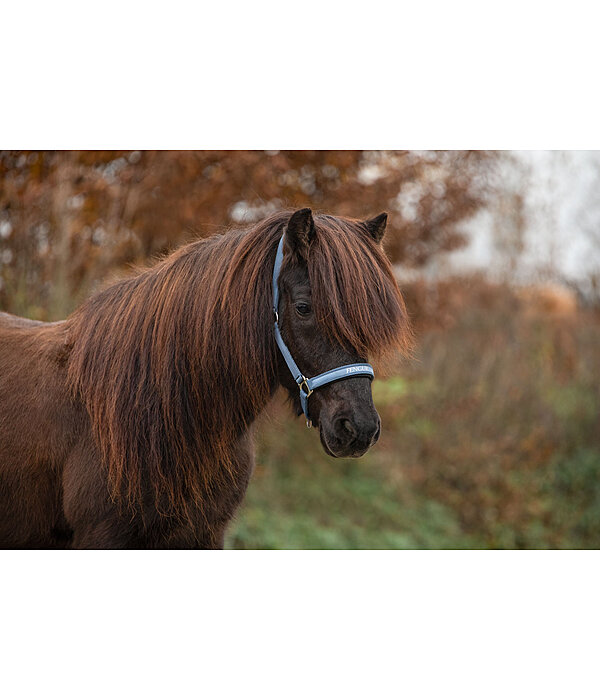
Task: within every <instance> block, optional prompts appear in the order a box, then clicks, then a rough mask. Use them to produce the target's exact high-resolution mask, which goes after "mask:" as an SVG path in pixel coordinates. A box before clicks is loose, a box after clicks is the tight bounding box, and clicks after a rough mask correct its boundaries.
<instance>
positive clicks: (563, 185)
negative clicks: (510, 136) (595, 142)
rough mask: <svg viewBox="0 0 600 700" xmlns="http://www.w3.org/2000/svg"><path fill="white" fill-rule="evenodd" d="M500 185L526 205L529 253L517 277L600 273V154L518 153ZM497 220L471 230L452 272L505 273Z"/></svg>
mask: <svg viewBox="0 0 600 700" xmlns="http://www.w3.org/2000/svg"><path fill="white" fill-rule="evenodd" d="M512 155H513V156H514V163H513V164H511V165H509V164H507V165H506V166H504V167H503V168H502V171H501V173H500V183H501V185H502V186H505V187H506V188H508V189H509V190H510V189H512V190H513V191H517V192H521V193H522V194H523V196H524V200H525V213H526V218H525V222H526V224H525V231H524V244H525V246H524V251H523V254H522V255H521V256H520V257H519V260H518V264H517V269H516V270H515V275H516V277H517V278H518V279H520V280H523V281H528V280H530V279H532V278H536V276H537V275H539V273H540V271H542V270H546V271H548V270H553V271H554V275H553V276H554V277H555V278H556V279H564V280H571V281H577V282H580V281H582V280H585V279H586V278H588V277H589V274H590V273H591V272H594V271H596V272H598V271H599V270H600V151H513V152H512ZM493 230H494V216H493V213H492V212H490V211H486V212H483V213H482V214H480V215H478V216H477V217H476V218H475V219H474V220H472V221H471V222H470V223H469V225H468V226H467V232H468V235H469V244H468V245H467V247H466V248H464V249H462V250H459V251H456V252H454V253H451V254H449V255H448V256H447V258H446V261H445V263H444V266H445V268H446V269H448V270H464V269H485V270H487V271H489V272H491V273H492V274H496V273H499V263H500V260H499V256H498V253H497V251H496V249H495V246H494V234H493Z"/></svg>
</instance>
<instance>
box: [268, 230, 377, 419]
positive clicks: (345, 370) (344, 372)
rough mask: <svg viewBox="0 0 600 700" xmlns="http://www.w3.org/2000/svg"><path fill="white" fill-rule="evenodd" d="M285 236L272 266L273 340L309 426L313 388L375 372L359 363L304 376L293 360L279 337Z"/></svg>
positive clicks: (369, 375)
mask: <svg viewBox="0 0 600 700" xmlns="http://www.w3.org/2000/svg"><path fill="white" fill-rule="evenodd" d="M284 237H285V232H284V234H283V235H282V236H281V239H280V240H279V246H278V247H277V255H276V256H275V265H274V266H273V313H274V314H275V341H276V342H277V347H278V348H279V350H280V351H281V354H282V355H283V359H284V360H285V363H286V365H287V366H288V368H289V370H290V372H291V373H292V376H293V377H294V381H295V382H296V384H297V385H298V389H299V391H300V404H301V406H302V410H303V411H304V415H305V416H306V426H307V427H308V428H310V427H311V426H312V422H311V420H310V415H309V413H308V397H309V396H310V395H311V394H312V393H313V391H314V390H315V389H318V388H319V387H321V386H325V384H331V382H337V381H339V380H340V379H350V377H369V378H370V379H373V377H374V376H375V373H374V372H373V368H372V367H371V365H369V364H367V363H363V364H360V365H342V366H341V367H336V368H335V369H330V370H328V371H327V372H323V373H322V374H317V376H316V377H311V378H310V379H309V378H308V377H305V376H304V375H303V374H302V372H301V371H300V369H299V368H298V365H297V364H296V363H295V362H294V358H293V357H292V353H291V352H290V351H289V349H288V347H287V345H286V344H285V343H284V342H283V338H282V337H281V332H280V330H279V318H280V316H279V285H278V280H279V272H280V270H281V263H282V261H283V239H284Z"/></svg>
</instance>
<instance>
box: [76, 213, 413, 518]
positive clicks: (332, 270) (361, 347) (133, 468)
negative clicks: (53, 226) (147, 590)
mask: <svg viewBox="0 0 600 700" xmlns="http://www.w3.org/2000/svg"><path fill="white" fill-rule="evenodd" d="M289 215H290V213H289V212H285V211H283V212H278V213H276V214H273V215H272V216H270V217H268V218H267V219H265V220H263V221H262V222H260V223H258V224H256V225H255V226H252V227H250V228H248V229H245V230H232V231H229V232H227V233H226V234H221V235H217V236H214V237H212V238H209V239H205V240H199V241H195V242H193V243H190V244H188V245H186V246H184V247H182V248H180V249H179V250H177V251H175V252H174V253H173V254H171V255H170V256H169V257H167V258H165V259H164V260H162V261H161V262H159V263H158V264H156V265H155V266H154V267H152V268H149V269H146V270H143V271H142V272H141V273H140V274H138V275H137V276H135V277H132V278H130V279H126V280H122V281H120V282H117V283H116V284H113V285H112V286H110V287H108V288H107V289H105V290H104V291H101V292H99V293H98V294H96V295H95V296H93V297H91V298H90V299H89V300H88V301H87V302H85V303H84V304H83V305H82V306H81V307H79V308H78V309H77V310H76V311H75V312H74V314H73V315H72V316H71V317H69V319H68V320H67V327H68V333H69V345H70V355H69V359H68V378H69V383H70V386H71V388H72V390H73V392H74V394H75V395H76V396H78V397H79V398H80V399H81V400H82V401H83V403H84V404H85V406H86V408H87V411H88V413H89V416H90V419H91V423H92V429H93V434H94V437H95V440H96V442H97V445H98V447H99V449H100V453H101V455H102V458H103V462H104V465H105V467H106V469H107V478H108V484H109V488H110V492H111V495H112V497H113V499H115V500H116V501H119V502H123V501H124V502H126V504H127V505H128V506H129V507H131V508H136V506H137V505H139V504H142V503H144V502H147V500H148V499H151V500H152V501H153V502H154V504H155V506H156V507H157V508H158V509H159V512H161V513H164V514H171V515H177V516H180V517H182V518H186V519H187V518H188V517H190V516H189V511H188V509H189V507H190V504H193V505H195V506H200V509H201V510H202V507H207V506H210V499H211V494H212V493H213V491H214V490H215V489H216V488H219V487H223V486H224V485H225V486H226V484H227V482H228V481H230V480H233V479H235V442H236V440H238V439H239V438H241V437H242V436H243V435H244V434H245V432H246V431H247V430H248V428H249V426H250V424H251V423H252V422H253V421H254V419H255V418H256V417H257V415H258V414H259V413H260V411H261V410H262V409H263V408H264V406H265V405H266V403H267V402H268V400H269V398H270V397H271V396H272V394H273V392H274V391H275V389H276V387H277V384H278V381H277V376H276V372H277V350H276V345H275V341H274V334H273V315H272V310H271V276H272V270H273V263H274V259H275V252H276V248H277V243H278V240H279V237H280V236H281V234H282V231H283V227H284V226H285V224H286V223H287V220H288V218H289ZM315 227H316V230H317V235H316V237H315V240H314V241H313V244H312V246H311V251H310V255H309V260H308V273H309V280H310V284H311V290H312V297H313V307H314V309H315V313H316V314H317V318H318V320H319V322H320V324H321V325H322V327H323V330H324V332H325V333H327V335H328V336H329V337H331V338H332V339H335V340H336V341H338V342H340V343H342V344H344V345H345V346H348V347H352V348H354V349H355V350H356V351H358V352H359V353H360V354H361V355H364V356H365V357H369V356H372V357H377V356H382V355H385V354H386V353H387V352H388V351H390V350H398V349H399V350H406V349H407V348H408V343H409V339H410V331H409V327H408V322H407V316H406V311H405V308H404V303H403V301H402V297H401V295H400V292H399V289H398V286H397V284H396V281H395V279H394V275H393V272H392V270H391V267H390V264H389V262H388V261H387V258H386V257H385V255H384V254H383V251H382V250H381V248H380V247H379V246H378V245H376V244H375V242H374V241H373V240H372V239H371V238H370V237H369V234H368V231H367V229H366V227H365V226H364V224H362V223H360V222H358V221H352V220H349V219H340V218H336V217H332V216H325V215H316V216H315ZM361 227H363V228H362V229H361ZM363 229H364V230H363Z"/></svg>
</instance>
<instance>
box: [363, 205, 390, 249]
mask: <svg viewBox="0 0 600 700" xmlns="http://www.w3.org/2000/svg"><path fill="white" fill-rule="evenodd" d="M387 219H388V215H387V212H385V211H384V212H382V213H381V214H379V216H376V217H375V218H374V219H369V220H368V221H365V226H366V227H367V231H368V232H369V234H370V236H371V238H372V239H373V240H374V241H375V243H380V242H381V239H382V238H383V234H384V233H385V227H386V226H387Z"/></svg>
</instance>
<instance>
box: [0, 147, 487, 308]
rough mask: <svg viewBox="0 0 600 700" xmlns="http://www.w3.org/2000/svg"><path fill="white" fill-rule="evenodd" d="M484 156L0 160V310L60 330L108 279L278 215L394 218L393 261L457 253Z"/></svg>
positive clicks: (106, 155)
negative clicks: (192, 242)
mask: <svg viewBox="0 0 600 700" xmlns="http://www.w3.org/2000/svg"><path fill="white" fill-rule="evenodd" d="M496 158H497V156H496V154H494V153H489V152H482V151H431V152H413V151H384V152H372V151H267V152H264V151H141V152H140V151H78V152H68V151H60V152H48V151H37V152H35V151H31V152H26V151H23V152H20V151H17V152H15V151H4V152H0V183H1V189H0V284H1V285H2V286H1V288H0V306H1V307H2V308H4V309H7V310H14V311H16V312H20V313H33V314H35V315H39V316H42V317H46V316H47V317H53V318H57V317H60V316H61V315H64V314H65V313H68V312H69V311H70V310H71V309H72V308H73V307H74V306H75V305H76V304H77V303H78V302H79V301H80V299H81V298H82V297H83V296H84V295H86V294H88V293H89V291H90V290H91V289H93V288H94V287H95V286H96V285H97V284H98V283H99V282H100V281H102V280H104V279H105V278H106V277H107V276H108V275H110V274H112V273H114V272H116V271H119V270H120V268H122V267H123V266H126V265H128V264H131V263H141V262H144V261H146V260H147V259H148V258H150V257H152V256H154V255H157V254H162V253H165V252H167V251H169V250H170V249H172V248H173V247H175V246H177V245H179V244H181V243H182V242H183V241H185V240H189V239H190V238H192V237H194V236H208V235H211V234H213V233H215V232H218V231H223V230H225V229H226V228H227V227H228V226H230V225H239V224H244V223H250V222H253V221H256V220H258V219H260V218H261V217H263V216H264V215H266V214H268V213H270V212H271V211H275V210H277V209H279V208H282V207H300V206H311V207H313V208H314V209H316V210H322V211H327V212H332V213H335V214H340V215H345V216H354V217H359V218H361V217H362V218H366V217H368V216H372V215H374V214H377V213H378V212H379V211H383V210H386V211H388V212H389V213H390V220H389V224H388V232H387V235H386V239H385V245H386V249H387V251H388V254H389V255H390V256H391V258H392V260H394V261H395V262H402V263H403V264H405V265H414V266H420V265H423V264H425V263H426V262H427V261H428V260H429V259H430V258H431V257H432V256H434V255H436V254H438V253H439V252H441V251H448V250H452V249H453V248H455V247H457V246H460V245H461V244H462V243H463V237H462V235H461V231H460V224H461V222H463V221H465V220H466V219H467V218H469V217H470V216H472V215H473V214H475V213H476V211H477V210H478V209H479V208H480V207H481V206H483V205H484V203H485V200H486V192H487V188H488V182H489V177H488V176H489V173H490V171H491V169H492V168H493V167H494V163H495V161H496Z"/></svg>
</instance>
